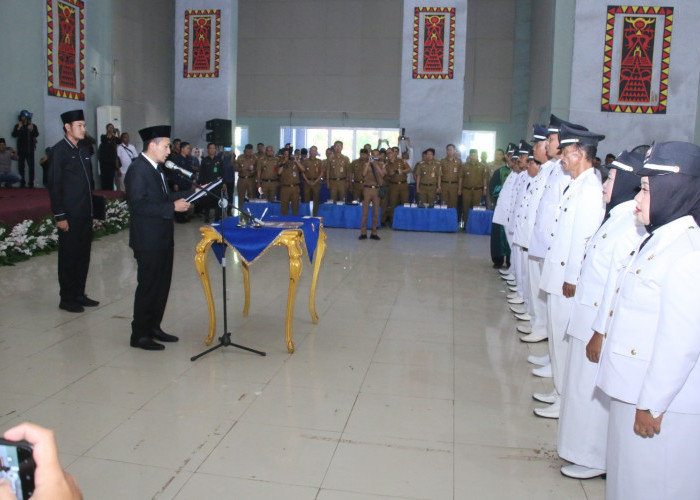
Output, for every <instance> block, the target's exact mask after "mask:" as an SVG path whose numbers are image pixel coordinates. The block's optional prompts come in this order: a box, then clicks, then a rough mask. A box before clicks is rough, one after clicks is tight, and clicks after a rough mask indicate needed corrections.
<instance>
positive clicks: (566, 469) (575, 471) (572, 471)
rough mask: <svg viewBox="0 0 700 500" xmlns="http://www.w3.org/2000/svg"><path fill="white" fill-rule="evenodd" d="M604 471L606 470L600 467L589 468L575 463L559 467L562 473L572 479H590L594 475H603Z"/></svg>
mask: <svg viewBox="0 0 700 500" xmlns="http://www.w3.org/2000/svg"><path fill="white" fill-rule="evenodd" d="M605 472H606V471H604V470H601V469H591V468H590V467H584V466H583V465H576V464H571V465H565V466H563V467H562V468H561V473H562V474H564V475H565V476H566V477H572V478H574V479H592V478H594V477H600V476H605Z"/></svg>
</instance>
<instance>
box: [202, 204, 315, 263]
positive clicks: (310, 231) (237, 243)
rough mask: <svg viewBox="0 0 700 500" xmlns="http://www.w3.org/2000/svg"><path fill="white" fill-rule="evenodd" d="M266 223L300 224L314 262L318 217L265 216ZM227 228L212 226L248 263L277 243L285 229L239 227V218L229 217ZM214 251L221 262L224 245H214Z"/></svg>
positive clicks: (219, 225) (310, 256)
mask: <svg viewBox="0 0 700 500" xmlns="http://www.w3.org/2000/svg"><path fill="white" fill-rule="evenodd" d="M265 221H266V222H300V223H301V224H302V226H301V227H300V228H299V229H301V230H302V231H303V233H304V243H305V244H306V253H307V255H308V256H309V260H310V261H313V258H314V252H315V251H316V245H317V243H318V233H319V228H320V225H321V221H320V220H319V219H318V218H316V217H308V218H303V217H295V216H293V215H284V216H272V217H269V218H268V217H267V215H266V216H265ZM225 224H226V226H225V228H224V229H223V231H222V229H221V223H220V222H217V223H216V224H212V225H211V226H212V227H213V228H214V229H216V230H217V231H219V233H221V234H223V236H224V239H225V240H226V241H227V242H228V244H229V245H231V246H232V247H233V248H235V249H236V250H238V253H239V254H241V257H243V260H245V261H246V262H248V263H251V262H253V261H254V260H255V259H257V258H258V257H259V256H260V255H261V254H262V253H263V252H264V251H265V249H266V248H267V247H268V246H270V244H271V243H272V242H273V241H275V239H276V238H277V237H278V236H279V234H280V233H281V232H282V231H285V230H286V229H285V228H277V227H238V217H229V218H227V219H226V221H225ZM212 249H213V250H214V253H215V254H216V257H217V258H218V259H219V261H221V257H222V256H223V252H224V249H225V247H224V245H222V244H217V243H215V244H213V245H212Z"/></svg>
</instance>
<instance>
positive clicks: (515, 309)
mask: <svg viewBox="0 0 700 500" xmlns="http://www.w3.org/2000/svg"><path fill="white" fill-rule="evenodd" d="M510 312H512V313H513V314H527V309H525V306H524V305H522V304H513V305H512V306H510Z"/></svg>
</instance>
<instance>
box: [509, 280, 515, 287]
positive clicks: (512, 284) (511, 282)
mask: <svg viewBox="0 0 700 500" xmlns="http://www.w3.org/2000/svg"><path fill="white" fill-rule="evenodd" d="M506 285H508V286H515V285H517V282H516V281H515V280H508V281H506Z"/></svg>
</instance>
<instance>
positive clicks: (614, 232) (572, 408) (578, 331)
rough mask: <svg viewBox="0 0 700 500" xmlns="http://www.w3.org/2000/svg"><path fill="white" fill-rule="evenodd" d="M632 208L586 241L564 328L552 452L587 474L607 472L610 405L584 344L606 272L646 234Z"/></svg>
mask: <svg viewBox="0 0 700 500" xmlns="http://www.w3.org/2000/svg"><path fill="white" fill-rule="evenodd" d="M635 209H636V202H635V201H634V200H630V201H626V202H624V203H621V204H619V205H617V206H616V207H614V208H613V209H612V210H611V211H610V216H609V217H608V219H607V220H606V221H605V222H604V223H603V225H602V226H600V228H599V229H598V231H596V233H595V235H594V236H593V237H592V238H591V239H590V240H589V242H588V245H587V247H586V256H585V259H584V260H583V265H582V266H581V276H580V279H579V284H578V286H577V287H576V295H574V299H573V300H574V305H573V307H572V309H571V318H570V320H569V326H568V328H567V333H568V336H567V338H566V342H567V346H568V352H567V363H566V367H567V368H566V374H565V375H564V390H563V392H562V395H561V398H562V399H561V410H560V414H559V433H558V436H557V451H558V453H559V456H560V457H561V458H563V459H565V460H568V461H569V462H573V463H575V464H578V465H583V466H585V467H589V468H591V469H600V470H605V468H606V465H605V451H606V447H607V436H608V408H609V405H610V400H609V398H608V396H607V395H606V394H604V393H603V391H601V390H600V389H598V388H597V387H596V385H595V379H596V374H597V373H598V364H597V363H592V362H590V361H588V359H587V358H586V345H587V344H588V341H589V340H590V338H591V336H592V335H593V330H592V328H591V325H592V324H593V320H594V318H595V315H596V312H597V311H598V308H603V309H605V310H607V309H609V306H610V304H604V303H602V300H603V292H604V288H605V284H606V282H607V279H608V275H609V272H610V270H611V269H613V270H614V269H618V268H619V267H620V266H621V265H622V264H623V263H624V262H625V261H626V260H627V258H628V257H629V254H630V252H632V251H634V249H635V248H637V245H638V244H639V242H640V241H641V239H642V238H643V237H644V236H645V235H646V234H647V233H646V230H645V228H644V226H641V225H639V224H638V223H637V220H636V215H635Z"/></svg>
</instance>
